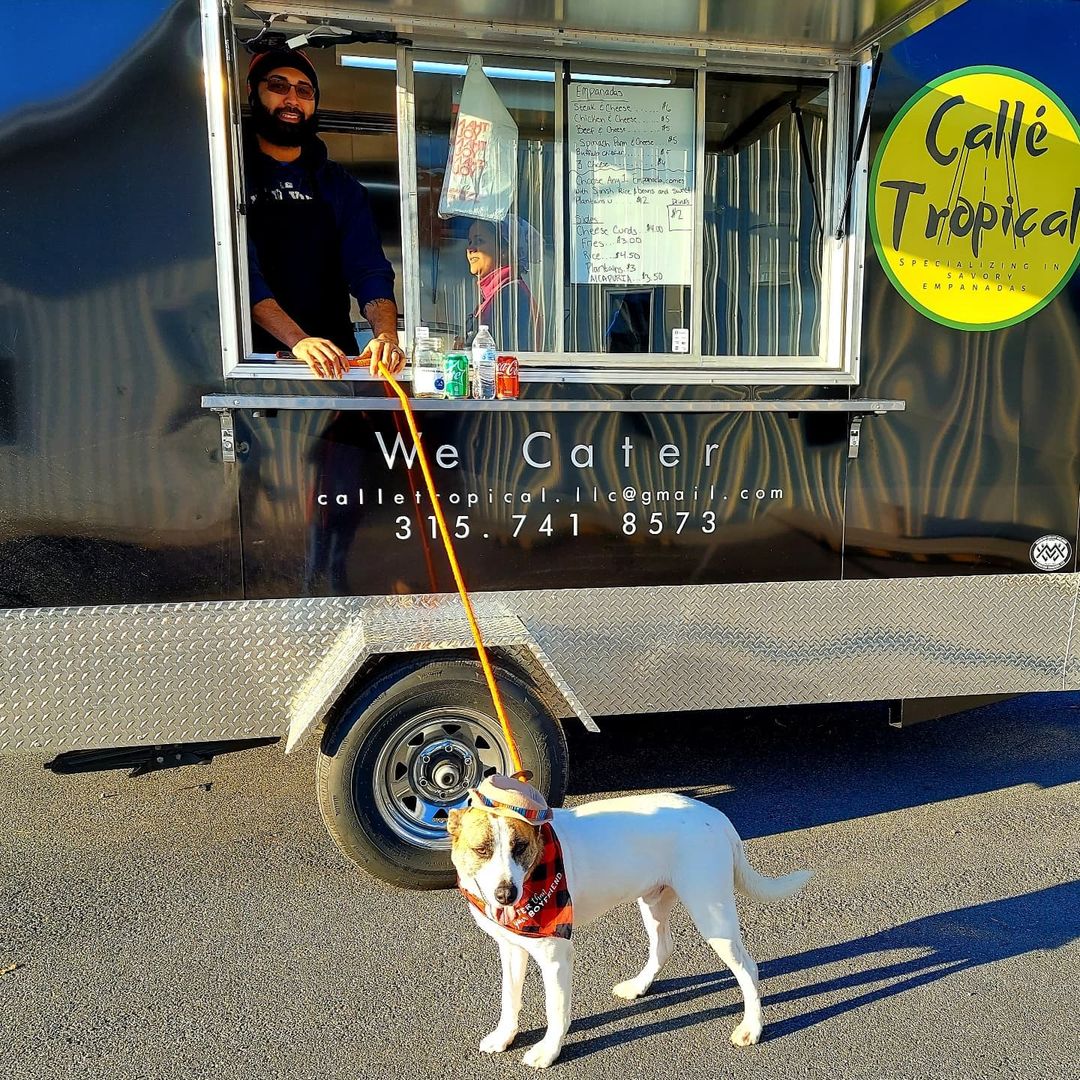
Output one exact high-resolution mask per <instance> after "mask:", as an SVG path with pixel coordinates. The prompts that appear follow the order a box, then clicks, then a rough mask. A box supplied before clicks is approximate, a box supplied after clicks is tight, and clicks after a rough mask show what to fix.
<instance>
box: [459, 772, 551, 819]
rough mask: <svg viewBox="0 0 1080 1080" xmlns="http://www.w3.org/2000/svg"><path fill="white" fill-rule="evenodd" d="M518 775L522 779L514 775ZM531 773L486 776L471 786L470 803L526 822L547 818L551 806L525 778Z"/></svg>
mask: <svg viewBox="0 0 1080 1080" xmlns="http://www.w3.org/2000/svg"><path fill="white" fill-rule="evenodd" d="M518 777H521V778H522V779H518ZM531 779H532V773H529V772H521V773H514V775H513V776H500V775H498V774H496V775H494V776H489V777H486V778H485V779H484V780H483V781H482V782H481V784H480V786H479V787H475V788H471V789H470V791H469V801H470V803H471V805H473V806H477V807H480V808H482V809H485V810H489V811H490V812H491V813H493V814H499V815H500V816H501V817H512V818H517V819H518V820H519V821H525V822H528V824H530V825H541V824H543V823H544V822H545V821H550V820H551V816H552V815H551V807H550V806H548V804H547V799H545V798H544V796H543V795H541V794H540V792H539V791H537V790H536V788H534V787H533V786H532V784H530V783H528V782H527V781H529V780H531Z"/></svg>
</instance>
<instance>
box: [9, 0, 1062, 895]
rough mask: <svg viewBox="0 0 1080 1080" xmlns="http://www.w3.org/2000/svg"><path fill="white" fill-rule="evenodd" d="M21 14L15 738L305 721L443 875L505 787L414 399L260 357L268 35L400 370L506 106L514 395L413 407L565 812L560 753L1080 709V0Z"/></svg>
mask: <svg viewBox="0 0 1080 1080" xmlns="http://www.w3.org/2000/svg"><path fill="white" fill-rule="evenodd" d="M5 25H6V33H7V35H8V40H9V41H16V42H19V43H20V48H19V50H18V55H17V56H15V57H13V61H12V62H13V64H14V79H13V82H12V84H11V85H9V93H8V95H7V96H6V98H5V100H4V102H3V104H2V105H0V208H2V213H0V605H2V606H3V608H4V609H5V610H4V611H2V612H0V749H3V748H8V749H11V748H16V749H17V748H47V749H49V750H50V751H55V752H56V753H57V754H59V755H61V756H60V757H58V758H57V760H56V767H69V768H74V767H82V766H88V765H96V766H103V765H107V764H117V763H123V762H128V763H132V764H135V765H136V766H138V767H143V768H151V767H155V766H161V765H168V764H172V763H177V762H180V763H183V762H187V761H193V760H199V759H200V758H205V757H206V756H209V755H212V754H214V753H216V752H221V751H222V750H227V749H236V748H237V747H242V746H246V745H250V744H251V743H252V742H254V741H258V740H265V739H277V738H282V739H284V740H285V742H286V747H287V749H292V748H294V747H296V746H298V745H301V744H303V743H305V742H307V741H308V740H313V739H314V740H320V743H319V745H320V752H319V758H318V760H319V765H318V775H317V790H318V797H319V802H320V805H321V807H322V811H323V813H324V816H325V818H326V821H327V824H328V827H329V828H330V831H331V833H332V834H333V835H334V837H335V839H336V840H337V841H338V842H339V844H340V845H341V847H342V848H343V849H344V850H345V851H346V852H347V853H348V854H349V855H351V856H352V857H354V858H355V859H356V860H357V861H358V862H360V863H361V864H362V865H364V866H366V867H368V868H369V869H371V870H372V871H373V872H374V873H376V874H378V875H380V876H381V877H383V878H385V879H386V880H390V881H394V882H397V883H399V884H408V885H414V886H421V887H424V886H437V885H441V884H444V883H446V882H447V881H448V879H449V860H448V856H447V844H446V839H445V829H444V822H445V819H446V815H447V811H448V810H449V809H450V808H451V807H453V806H455V805H458V804H460V803H461V802H462V801H463V799H464V798H465V793H466V791H467V789H468V788H469V787H470V786H471V785H473V784H475V783H476V781H477V780H478V778H479V777H481V776H483V775H484V774H485V773H489V772H491V771H495V770H499V771H505V769H506V768H507V765H508V763H509V758H508V754H507V748H506V746H505V745H504V742H503V739H502V736H501V733H500V730H499V727H498V723H497V721H496V719H495V716H494V713H493V710H492V707H491V703H490V701H489V700H488V699H487V697H486V695H485V691H484V686H483V682H482V680H481V678H480V675H479V668H478V664H477V662H476V658H475V654H474V653H473V651H472V642H471V638H470V636H469V633H468V629H467V627H466V625H465V620H464V617H463V611H462V607H461V604H460V601H459V599H458V597H457V595H456V594H455V593H454V589H453V582H452V579H451V576H450V573H449V570H448V567H447V564H446V562H445V559H444V556H443V555H442V553H441V550H440V548H439V546H438V544H437V541H436V537H435V534H434V532H433V512H432V506H431V503H430V499H429V497H428V495H427V493H426V491H425V489H424V487H423V484H422V483H421V482H420V478H419V475H418V470H417V468H416V462H415V449H414V447H413V446H412V444H411V442H410V440H409V438H408V435H407V433H406V429H405V428H404V426H403V423H402V415H401V412H400V409H399V405H398V402H397V401H396V399H394V398H393V397H392V396H390V395H388V394H387V393H386V390H385V387H384V386H383V384H382V383H381V382H379V381H378V380H373V379H371V378H369V377H368V376H367V375H366V374H365V373H362V372H355V373H354V374H352V375H350V376H349V378H348V379H347V380H343V381H340V382H325V381H319V380H316V379H314V378H312V377H310V375H309V373H308V370H307V368H306V367H305V366H304V365H303V364H300V363H297V362H295V361H293V360H290V359H288V358H285V359H282V358H279V357H278V356H276V355H272V354H255V353H253V352H252V350H251V341H252V338H251V330H250V325H249V316H248V311H249V307H250V295H249V284H248V265H247V246H246V222H245V214H244V210H245V197H244V190H245V189H244V176H243V164H242V155H241V153H240V139H241V129H242V125H243V123H244V111H245V106H244V100H245V93H244V72H245V70H246V64H247V49H248V45H249V44H250V43H251V42H252V39H257V41H256V43H255V44H254V45H252V46H251V47H253V48H257V47H258V45H259V42H261V43H263V44H265V43H267V42H271V41H277V42H282V43H289V44H292V45H302V46H304V47H305V48H306V49H307V50H308V54H309V56H310V57H311V58H312V62H313V63H314V64H315V65H316V67H317V69H318V72H319V81H320V84H321V86H322V102H321V106H320V108H321V116H322V138H323V140H324V141H325V142H326V144H327V146H328V148H329V152H330V155H331V157H332V158H333V159H334V160H337V161H339V162H340V163H342V164H343V165H345V166H346V168H348V169H349V170H350V171H351V172H352V173H353V174H354V175H356V176H357V177H359V178H360V179H361V181H362V182H363V183H364V184H365V186H366V187H367V189H368V191H369V193H370V196H371V199H372V202H373V204H374V206H375V207H376V210H377V213H378V216H379V219H380V224H381V228H382V235H383V243H384V247H385V249H386V251H387V254H388V255H389V256H390V259H391V261H392V263H393V264H394V266H395V269H396V272H397V283H398V297H397V299H398V302H399V305H400V308H401V311H402V313H403V321H402V325H401V327H400V331H401V336H402V340H403V341H404V342H406V343H411V342H412V341H413V340H414V339H415V337H416V332H417V329H418V328H420V327H427V328H429V330H431V331H432V332H437V333H442V334H445V335H447V336H449V337H453V336H454V335H455V334H457V333H460V332H461V330H462V328H463V326H464V323H465V321H466V319H467V316H468V314H469V311H470V310H471V306H472V305H473V304H474V303H475V298H476V297H475V283H474V282H473V281H472V279H471V278H470V275H469V268H468V265H467V262H466V259H465V251H466V236H467V224H468V216H467V215H460V214H458V215H453V214H451V215H447V214H445V213H440V201H441V199H442V196H443V195H444V187H445V181H446V167H447V157H448V149H449V146H450V142H451V138H452V136H453V134H454V131H455V127H454V125H455V124H456V123H457V122H458V121H459V120H460V116H459V112H460V94H461V87H462V80H463V75H464V72H465V71H466V67H467V64H468V63H469V58H470V57H471V56H477V57H479V58H480V60H479V62H480V63H481V64H482V66H483V68H484V70H485V71H486V72H487V73H488V77H489V80H490V84H491V86H492V87H493V88H494V89H495V91H496V93H497V95H498V98H499V100H500V101H501V103H502V105H503V106H504V107H505V108H506V110H507V111H508V112H509V114H510V115H511V116H512V117H513V120H514V123H515V124H516V128H517V135H518V141H517V145H516V158H515V163H514V164H515V179H514V213H515V214H516V215H517V217H518V218H519V219H520V220H522V221H524V222H526V223H527V226H528V228H529V230H530V233H529V235H530V237H531V238H532V239H531V243H530V250H529V254H528V257H527V258H525V257H522V258H521V264H522V272H523V274H524V275H525V276H526V279H527V281H528V283H529V289H530V295H531V297H532V302H533V303H534V304H535V320H536V328H537V329H536V337H535V340H532V341H528V342H523V341H521V340H517V341H504V342H501V343H500V344H501V345H502V347H503V348H508V349H511V350H512V351H514V352H516V354H517V355H518V356H519V359H520V362H521V378H522V392H521V397H520V399H518V400H516V401H496V402H487V401H471V400H437V399H422V400H418V401H417V403H416V404H417V409H418V416H419V419H420V424H421V428H422V432H423V443H424V445H425V446H427V447H428V451H429V453H430V454H431V455H432V458H433V461H434V463H435V473H436V478H437V483H438V486H439V498H440V502H441V505H442V508H443V510H444V511H445V512H446V515H447V517H448V519H449V522H450V525H451V528H452V529H453V531H454V534H455V537H456V541H455V542H456V545H457V550H458V553H459V557H460V559H461V562H462V566H463V569H464V574H465V578H466V580H467V581H468V583H469V585H470V587H471V589H472V590H474V591H475V602H476V606H477V610H478V614H479V618H480V622H481V625H482V627H483V629H484V633H485V637H486V639H487V641H488V643H489V644H490V646H491V648H492V650H493V654H494V656H495V658H496V661H497V664H498V667H499V671H500V678H501V680H502V683H503V685H504V692H505V694H506V697H507V701H508V703H509V706H510V708H511V713H512V721H513V722H514V723H515V724H516V725H517V727H518V729H519V731H520V736H519V737H520V740H521V751H522V754H523V756H524V759H525V763H526V765H527V766H528V767H529V768H531V769H532V770H533V771H534V772H535V774H536V776H537V779H538V782H539V784H540V786H541V787H542V788H543V789H544V790H545V791H546V792H547V793H548V794H549V795H550V797H551V798H552V800H553V801H558V800H559V799H560V798H561V797H562V794H563V792H564V790H565V785H566V776H567V754H566V744H565V741H564V738H563V735H562V729H561V726H560V725H561V723H562V722H563V721H570V722H580V723H583V724H585V725H586V727H590V728H591V727H594V726H595V724H594V721H593V717H594V716H611V717H613V716H617V715H619V714H628V713H644V712H649V713H663V712H665V711H672V710H680V709H687V708H702V707H710V708H711V707H717V708H722V707H733V706H739V707H741V706H757V705H773V704H781V703H784V704H791V703H804V702H828V701H860V700H866V701H870V700H883V699H886V700H890V701H894V702H896V703H897V705H896V715H897V716H898V717H899V718H900V719H905V718H906V719H910V718H911V717H913V716H919V715H930V714H933V713H935V712H944V711H948V710H949V709H950V708H953V707H955V706H956V704H957V703H962V702H964V701H969V700H970V699H972V698H973V697H977V696H981V695H1004V694H1017V693H1025V692H1032V691H1046V690H1068V689H1076V688H1078V687H1080V662H1078V659H1077V655H1076V652H1077V650H1076V644H1075V637H1074V630H1073V626H1074V617H1075V612H1076V604H1077V597H1078V591H1077V590H1078V584H1080V576H1078V573H1077V566H1076V554H1075V553H1076V545H1077V541H1078V536H1077V529H1078V506H1080V457H1078V447H1080V386H1078V383H1080V312H1078V306H1080V280H1078V279H1077V277H1076V275H1075V274H1074V271H1075V269H1076V266H1077V262H1078V259H1080V237H1078V235H1077V234H1078V225H1080V186H1078V184H1080V129H1078V127H1077V123H1076V120H1075V118H1074V117H1075V115H1076V114H1077V112H1078V111H1080V71H1078V68H1077V65H1076V62H1075V58H1076V56H1077V55H1080V5H1078V4H1075V3H1059V2H1054V0H1027V2H1023V3H1021V2H1020V0H967V2H957V0H935V2H927V0H909V2H906V3H899V2H885V0H880V2H877V3H865V2H862V0H829V2H802V0H799V2H779V0H777V2H771V0H759V2H758V3H756V4H753V5H749V4H742V3H735V2H731V3H728V2H717V3H709V4H700V3H698V2H697V0H693V2H690V0H686V2H674V0H673V2H668V3H664V4H656V3H652V2H645V0H619V2H618V3H607V2H605V0H590V2H589V3H569V2H565V3H564V2H562V0H559V2H554V0H552V2H547V0H537V2H533V3H529V4H521V3H516V2H511V0H483V2H476V3H470V4H468V5H454V4H452V3H451V4H449V5H448V4H445V3H435V2H434V0H413V2H412V3H410V4H408V5H395V4H393V3H385V2H380V0H335V2H316V0H295V2H294V3H287V4H283V3H276V2H275V3H270V2H268V0H261V2H254V0H253V3H252V4H250V5H245V4H241V3H239V2H235V3H234V2H232V0H223V2H222V0H144V2H143V3H141V4H138V5H135V4H130V3H127V2H121V0H104V2H101V3H97V4H93V5H88V4H83V3H78V2H75V0H70V2H68V3H63V2H60V0H55V2H49V3H43V2H37V0H29V2H27V3H23V4H21V5H18V6H17V8H15V9H13V10H12V11H9V12H8V13H7V20H6V24H5ZM9 70H11V69H10V67H9ZM463 218H464V220H463ZM354 314H355V315H356V322H355V325H356V333H357V340H358V351H359V346H362V345H363V343H364V341H365V334H370V330H369V329H368V328H366V327H365V325H364V324H363V321H362V319H361V318H360V317H359V313H354ZM72 752H74V753H75V755H76V756H75V757H72V756H70V755H71V754H72ZM87 752H94V753H92V754H90V756H86V754H87Z"/></svg>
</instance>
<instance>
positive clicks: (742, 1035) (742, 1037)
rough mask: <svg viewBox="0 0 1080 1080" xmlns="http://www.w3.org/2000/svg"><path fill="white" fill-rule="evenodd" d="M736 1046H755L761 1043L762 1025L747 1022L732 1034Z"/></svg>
mask: <svg viewBox="0 0 1080 1080" xmlns="http://www.w3.org/2000/svg"><path fill="white" fill-rule="evenodd" d="M731 1041H732V1043H734V1044H735V1046H753V1045H754V1044H755V1043H758V1042H760V1041H761V1025H760V1024H749V1023H747V1022H746V1021H745V1020H744V1021H743V1022H742V1023H741V1024H740V1025H739V1026H738V1027H737V1028H736V1029H735V1030H734V1031H733V1032H732V1033H731Z"/></svg>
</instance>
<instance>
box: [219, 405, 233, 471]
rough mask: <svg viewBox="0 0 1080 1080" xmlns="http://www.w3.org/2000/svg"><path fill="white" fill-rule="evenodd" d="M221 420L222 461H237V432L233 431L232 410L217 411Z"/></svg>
mask: <svg viewBox="0 0 1080 1080" xmlns="http://www.w3.org/2000/svg"><path fill="white" fill-rule="evenodd" d="M214 412H216V413H217V414H218V418H219V419H220V420H221V460H222V461H223V462H225V461H235V460H236V432H235V430H234V429H233V414H232V409H215V410H214Z"/></svg>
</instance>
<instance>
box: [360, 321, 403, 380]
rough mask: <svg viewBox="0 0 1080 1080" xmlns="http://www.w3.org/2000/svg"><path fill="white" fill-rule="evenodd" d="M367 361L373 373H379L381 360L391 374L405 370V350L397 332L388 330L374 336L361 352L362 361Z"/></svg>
mask: <svg viewBox="0 0 1080 1080" xmlns="http://www.w3.org/2000/svg"><path fill="white" fill-rule="evenodd" d="M365 361H366V362H367V363H368V364H369V365H370V368H371V374H372V375H378V374H379V364H380V362H381V363H382V364H383V365H384V366H385V368H386V370H387V371H389V372H390V374H391V375H397V374H399V373H400V372H402V371H404V370H405V350H404V349H403V348H402V347H401V346H400V345H399V344H398V337H397V333H396V332H395V331H393V330H388V331H385V332H384V333H381V334H378V335H376V336H375V337H373V338H372V339H371V340H370V341H369V342H368V345H367V348H366V349H365V350H364V351H363V352H362V353H361V354H360V363H361V364H363V363H364V362H365Z"/></svg>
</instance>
